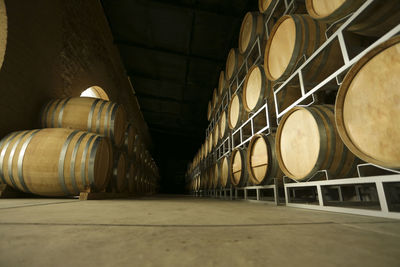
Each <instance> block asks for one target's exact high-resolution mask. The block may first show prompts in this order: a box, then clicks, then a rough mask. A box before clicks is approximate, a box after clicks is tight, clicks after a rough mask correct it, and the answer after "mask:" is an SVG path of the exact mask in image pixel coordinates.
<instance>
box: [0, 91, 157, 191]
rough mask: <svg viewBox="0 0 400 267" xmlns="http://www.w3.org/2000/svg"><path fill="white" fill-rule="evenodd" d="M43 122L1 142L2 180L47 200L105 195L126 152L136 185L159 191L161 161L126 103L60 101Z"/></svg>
mask: <svg viewBox="0 0 400 267" xmlns="http://www.w3.org/2000/svg"><path fill="white" fill-rule="evenodd" d="M41 123H42V127H43V128H42V129H36V130H28V131H19V132H13V133H10V134H9V135H7V136H6V137H4V138H3V139H2V140H1V141H0V180H1V182H3V183H5V184H7V185H9V186H11V187H13V188H14V189H16V190H20V191H22V192H25V193H33V194H37V195H42V196H74V195H79V193H80V192H82V191H84V190H86V189H87V188H88V187H90V188H91V189H93V190H95V191H99V192H101V191H105V189H106V188H107V186H109V183H110V181H111V180H113V178H112V177H113V168H114V165H113V164H117V165H118V164H120V163H119V162H118V161H119V159H120V156H118V161H117V162H116V161H115V160H114V157H115V156H116V155H115V153H116V151H123V153H121V155H122V154H124V153H126V154H127V155H129V157H130V158H131V159H132V160H134V161H135V164H136V165H137V166H138V167H136V166H135V168H133V169H135V174H136V176H137V178H136V177H135V179H136V180H137V181H138V182H137V185H136V187H138V188H139V187H140V189H141V190H142V191H145V190H146V191H151V190H152V189H151V187H155V185H154V184H155V181H156V178H157V169H156V166H155V163H154V161H152V160H151V158H150V157H149V155H148V153H147V154H146V152H145V149H144V145H143V144H142V143H141V141H140V138H139V136H138V135H136V134H135V129H134V127H133V125H131V124H128V123H127V118H126V112H125V110H124V108H123V106H122V105H119V104H117V103H115V102H111V101H104V100H101V99H96V98H88V97H74V98H65V99H56V100H53V101H50V102H49V103H48V104H47V105H46V106H45V107H44V108H43V110H42V114H41ZM121 161H123V160H121ZM115 162H116V163H115ZM121 165H122V164H121ZM139 166H140V167H139ZM133 169H132V171H133ZM136 170H142V171H141V172H138V171H136ZM151 170H153V171H151ZM120 172H121V171H120Z"/></svg>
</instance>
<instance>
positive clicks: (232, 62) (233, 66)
mask: <svg viewBox="0 0 400 267" xmlns="http://www.w3.org/2000/svg"><path fill="white" fill-rule="evenodd" d="M242 64H243V56H242V55H241V54H240V53H239V50H238V49H237V48H232V49H231V50H230V51H229V54H228V57H227V59H226V66H225V76H226V80H227V81H228V82H230V81H231V80H232V79H233V78H234V76H235V74H236V72H237V71H238V70H239V68H240V67H241V66H242Z"/></svg>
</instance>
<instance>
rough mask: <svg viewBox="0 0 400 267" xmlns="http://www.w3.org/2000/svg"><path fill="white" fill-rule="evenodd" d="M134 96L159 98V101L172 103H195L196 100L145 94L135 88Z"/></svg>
mask: <svg viewBox="0 0 400 267" xmlns="http://www.w3.org/2000/svg"><path fill="white" fill-rule="evenodd" d="M136 96H137V97H138V98H150V99H154V100H159V101H164V102H173V103H179V104H196V103H198V101H190V100H186V101H185V100H181V99H176V98H173V97H168V96H156V95H152V94H146V93H142V92H138V91H137V90H136Z"/></svg>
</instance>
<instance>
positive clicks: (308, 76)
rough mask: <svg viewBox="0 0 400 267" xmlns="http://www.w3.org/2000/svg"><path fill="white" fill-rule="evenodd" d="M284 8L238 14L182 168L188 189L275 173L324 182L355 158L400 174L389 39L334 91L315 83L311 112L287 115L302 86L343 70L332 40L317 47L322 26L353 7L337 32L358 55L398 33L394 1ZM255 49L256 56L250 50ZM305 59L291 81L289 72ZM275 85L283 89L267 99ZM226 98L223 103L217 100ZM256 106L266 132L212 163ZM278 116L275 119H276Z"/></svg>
mask: <svg viewBox="0 0 400 267" xmlns="http://www.w3.org/2000/svg"><path fill="white" fill-rule="evenodd" d="M288 2H290V1H288ZM291 4H292V6H291V9H288V8H287V6H285V1H279V0H275V1H271V0H259V11H260V12H249V13H247V14H246V16H245V17H244V20H243V23H242V26H241V29H240V33H239V45H238V48H232V49H231V50H230V52H229V54H228V57H227V62H226V68H225V70H224V71H221V74H220V79H219V83H218V89H214V91H213V96H212V99H211V100H210V102H209V105H208V113H207V117H208V119H209V120H210V122H211V123H210V127H209V128H208V132H207V136H206V140H205V143H204V144H203V145H202V146H201V149H200V150H199V152H198V153H197V154H196V156H195V157H194V160H193V162H192V163H191V164H190V165H189V169H188V173H187V174H188V177H191V178H192V179H189V183H190V184H191V187H190V188H191V190H194V191H198V190H209V189H220V188H226V187H230V186H234V187H243V186H249V185H263V184H268V183H271V181H272V178H278V179H280V178H282V177H283V176H287V177H290V178H291V179H293V180H297V181H308V180H309V179H311V178H315V175H316V174H317V173H320V172H321V171H324V172H325V173H326V174H327V175H328V176H329V178H330V179H332V178H333V179H335V178H350V177H355V176H356V175H357V172H356V167H357V165H358V164H360V163H362V161H365V162H368V163H373V164H376V165H379V166H383V167H386V168H392V169H399V168H400V146H399V144H400V142H399V141H400V139H399V136H400V127H399V125H400V121H399V120H400V119H399V118H400V116H399V115H400V105H399V103H398V100H399V98H400V90H399V87H398V82H399V78H398V77H399V73H400V63H399V62H400V60H399V59H400V52H399V51H400V44H399V39H400V38H399V37H398V36H397V37H396V36H394V37H392V38H390V39H389V40H386V41H382V42H380V43H378V44H377V45H376V47H375V48H374V49H372V50H371V51H370V52H368V53H366V54H365V55H364V56H363V57H362V58H361V59H360V60H358V62H356V63H355V64H353V65H352V67H351V68H350V69H349V70H345V71H344V73H346V72H347V75H345V77H344V80H343V82H342V83H341V84H340V87H339V86H338V87H336V88H335V87H334V86H333V88H332V86H331V85H329V86H328V85H327V86H325V87H322V89H319V90H318V91H316V92H315V93H314V96H315V98H314V103H313V104H312V105H311V106H310V105H309V106H295V107H293V108H291V109H289V107H290V106H291V105H292V103H294V102H295V101H297V100H299V99H300V98H301V97H302V93H301V92H302V90H303V91H304V90H306V89H305V88H312V87H314V86H316V85H318V84H320V83H321V82H322V81H323V80H325V79H326V78H327V77H328V76H329V75H330V74H332V73H334V72H335V71H337V70H339V69H340V68H341V67H342V66H343V65H344V64H345V63H344V61H345V60H343V59H342V58H343V57H344V56H343V53H342V50H343V49H342V48H341V44H340V42H339V41H333V42H331V43H330V45H327V46H324V48H323V49H322V50H321V49H320V50H319V51H317V50H318V48H320V47H321V46H322V45H323V44H324V43H325V42H326V41H327V32H329V31H328V30H330V31H332V29H334V31H335V30H338V29H339V27H340V25H342V24H343V23H345V22H346V20H347V19H348V17H349V15H350V14H352V13H354V12H356V11H358V10H359V11H360V12H361V11H362V12H361V13H360V15H358V17H357V18H356V19H355V20H354V21H352V22H351V23H350V24H349V25H348V26H347V27H346V28H345V29H340V30H341V31H342V32H341V36H344V37H346V43H345V45H347V48H348V49H352V50H354V51H360V50H362V48H365V47H367V46H368V45H369V44H371V40H378V39H379V38H381V37H382V36H384V35H385V34H387V33H388V32H389V31H392V32H393V29H394V28H395V27H396V26H397V27H398V25H399V23H400V2H399V1H389V0H383V1H372V3H370V4H369V6H368V7H367V8H365V6H363V5H365V1H350V0H347V1H328V0H306V1H291ZM282 7H286V8H282ZM288 10H291V11H290V12H288ZM305 13H307V14H305ZM392 35H394V34H392ZM381 39H382V40H385V39H384V38H381ZM386 39H387V38H386ZM366 44H367V45H366ZM258 45H259V46H260V47H261V53H262V54H261V55H259V54H258V55H257V52H255V51H256V49H257V46H258ZM316 51H317V53H316ZM311 56H314V58H313V60H312V61H310V62H309V63H308V64H307V65H306V66H305V67H304V68H303V69H302V72H301V78H299V79H298V80H297V81H296V79H294V78H293V77H294V76H293V73H294V72H296V71H297V70H298V68H299V67H300V66H301V65H302V64H303V62H304V61H305V60H306V59H307V58H309V57H311ZM346 56H348V55H346ZM342 74H343V73H342ZM289 79H290V80H289ZM300 79H301V81H300ZM301 83H302V84H303V85H304V88H301V85H300V84H301ZM282 84H286V85H285V90H283V91H282V93H279V94H278V93H275V94H274V90H276V89H277V88H278V87H280V86H281V85H282ZM325 89H326V90H329V94H331V95H328V93H326V91H325ZM332 91H333V93H332ZM332 94H333V97H332ZM226 97H229V104H228V105H227V107H225V106H224V103H223V102H222V99H224V98H226ZM335 98H336V100H335ZM265 104H267V107H268V108H267V109H266V112H265V113H266V116H268V117H269V122H270V125H269V129H268V132H266V133H258V134H254V135H253V136H252V138H251V139H250V141H249V142H248V143H245V144H244V145H241V146H240V147H236V148H235V147H234V148H233V149H232V151H231V152H230V153H229V154H227V155H225V156H223V157H221V158H220V159H219V160H218V161H217V158H218V157H217V155H216V153H215V148H216V147H218V145H220V144H221V143H222V142H221V141H222V140H223V137H226V136H230V137H232V133H233V132H234V131H236V130H237V129H239V127H243V123H244V122H245V121H246V120H248V118H250V116H252V114H255V113H256V112H258V111H259V110H260V109H261V107H263V108H264V107H265V106H264V105H265ZM278 110H279V111H281V112H283V114H284V115H283V116H282V117H281V116H279V117H280V118H279V121H278V119H277V114H276V111H278ZM256 123H257V122H256V121H254V122H252V124H256ZM274 123H276V124H274ZM216 136H217V137H216ZM231 139H232V138H231ZM203 151H204V152H203ZM194 170H196V175H195V176H193V173H194V172H193V171H194ZM194 178H195V179H194Z"/></svg>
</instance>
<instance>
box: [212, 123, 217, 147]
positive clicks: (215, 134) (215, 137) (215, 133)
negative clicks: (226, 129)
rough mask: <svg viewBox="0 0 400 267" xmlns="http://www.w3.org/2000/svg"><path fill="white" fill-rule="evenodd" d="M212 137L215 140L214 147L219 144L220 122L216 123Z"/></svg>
mask: <svg viewBox="0 0 400 267" xmlns="http://www.w3.org/2000/svg"><path fill="white" fill-rule="evenodd" d="M212 139H213V141H212V143H213V147H214V148H215V147H216V146H217V145H218V141H219V131H218V123H216V124H215V125H214V129H213V134H212Z"/></svg>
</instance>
